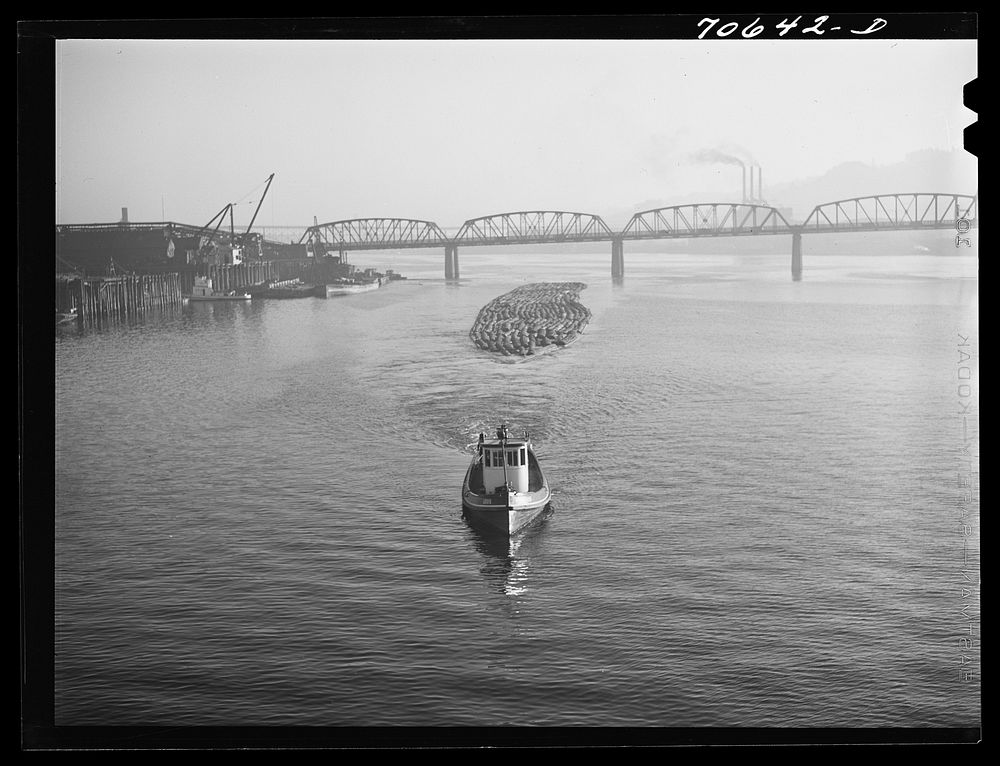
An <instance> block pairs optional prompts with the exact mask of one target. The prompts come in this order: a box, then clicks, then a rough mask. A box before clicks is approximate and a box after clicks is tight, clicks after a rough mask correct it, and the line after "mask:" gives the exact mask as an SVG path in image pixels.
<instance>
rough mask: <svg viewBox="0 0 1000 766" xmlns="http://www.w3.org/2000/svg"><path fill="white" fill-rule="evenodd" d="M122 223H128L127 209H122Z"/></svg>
mask: <svg viewBox="0 0 1000 766" xmlns="http://www.w3.org/2000/svg"><path fill="white" fill-rule="evenodd" d="M121 223H128V208H127V207H123V208H122V220H121Z"/></svg>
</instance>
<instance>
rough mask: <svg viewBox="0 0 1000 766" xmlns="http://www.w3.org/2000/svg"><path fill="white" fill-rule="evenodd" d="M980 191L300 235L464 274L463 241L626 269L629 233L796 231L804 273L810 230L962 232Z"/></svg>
mask: <svg viewBox="0 0 1000 766" xmlns="http://www.w3.org/2000/svg"><path fill="white" fill-rule="evenodd" d="M977 216H978V195H967V194H942V193H935V192H915V193H914V192H911V193H903V194H877V195H871V196H867V197H854V198H851V199H844V200H836V201H833V202H826V203H823V204H821V205H817V206H816V207H815V208H813V210H812V211H811V212H810V213H809V215H808V216H806V218H805V219H804V220H803V221H802V222H801V223H793V222H790V221H788V220H787V219H786V218H785V217H784V215H782V213H781V212H780V211H779V210H778V209H777V208H775V207H771V206H769V205H763V204H752V203H735V202H702V203H692V204H685V205H673V206H669V207H662V208H656V209H653V210H644V211H642V212H639V213H636V214H635V215H633V216H632V218H631V219H630V220H629V222H628V223H627V224H626V225H625V227H624V228H623V229H622V230H621V231H617V232H616V231H614V230H612V229H611V227H609V226H608V225H607V223H605V221H604V220H603V219H602V218H601V217H600V216H598V215H594V214H592V213H583V212H573V211H562V210H523V211H516V212H509V213H496V214H493V215H487V216H482V217H480V218H472V219H469V220H467V221H466V222H465V223H464V224H463V225H462V226H461V228H460V229H459V230H458V231H457V233H455V234H454V235H453V236H450V237H449V236H448V235H447V234H446V233H445V232H444V230H443V229H442V228H441V227H439V226H438V225H437V224H436V223H434V222H433V221H423V220H417V219H410V218H355V219H350V220H342V221H330V222H328V223H323V224H315V225H313V226H311V227H309V228H308V229H307V230H306V231H305V232H304V233H303V235H302V237H301V238H300V239H299V243H300V244H301V243H302V242H306V244H307V249H308V250H309V251H310V252H311V253H313V254H314V255H320V254H323V253H331V252H338V253H339V254H340V255H341V256H343V255H344V254H345V253H346V252H348V251H357V250H387V249H400V248H444V253H445V265H444V271H445V278H446V279H458V277H459V264H458V248H459V247H460V246H461V247H479V246H488V245H536V244H554V243H564V242H610V243H611V275H612V277H613V278H616V279H620V278H622V277H623V276H624V275H625V256H624V249H625V248H624V244H625V242H626V241H648V240H667V239H682V238H702V237H746V236H774V235H786V236H788V235H790V236H791V238H792V262H791V268H792V278H793V279H795V280H798V279H801V277H802V235H803V234H806V233H846V232H878V231H919V230H931V229H952V230H955V231H956V235H957V237H958V239H957V240H956V242H957V243H961V240H962V238H961V234H962V233H964V232H967V231H969V229H971V228H973V227H975V226H976V225H977V222H978V221H977Z"/></svg>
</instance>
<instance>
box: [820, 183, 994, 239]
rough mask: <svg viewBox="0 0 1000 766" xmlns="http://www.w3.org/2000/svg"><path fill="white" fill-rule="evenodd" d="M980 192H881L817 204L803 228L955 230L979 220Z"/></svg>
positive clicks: (835, 229)
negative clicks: (977, 216)
mask: <svg viewBox="0 0 1000 766" xmlns="http://www.w3.org/2000/svg"><path fill="white" fill-rule="evenodd" d="M977 208H978V195H975V196H970V195H967V194H934V193H930V192H928V193H913V194H881V195H875V196H871V197H855V198H853V199H844V200H837V201H836V202H827V203H824V204H822V205H817V206H816V207H815V208H813V211H812V212H811V213H810V214H809V216H808V217H807V218H806V220H805V222H804V223H803V224H802V226H801V228H802V230H803V231H806V232H809V231H815V232H823V231H831V232H844V231H892V230H906V229H910V230H912V229H954V228H956V225H957V224H958V222H959V221H961V220H964V221H966V222H967V223H968V224H969V225H970V226H974V225H975V222H976V214H977Z"/></svg>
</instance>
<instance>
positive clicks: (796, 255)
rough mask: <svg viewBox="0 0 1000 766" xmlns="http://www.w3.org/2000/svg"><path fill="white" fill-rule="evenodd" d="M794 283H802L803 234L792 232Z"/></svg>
mask: <svg viewBox="0 0 1000 766" xmlns="http://www.w3.org/2000/svg"><path fill="white" fill-rule="evenodd" d="M792 281H793V282H801V281H802V232H801V231H794V232H792Z"/></svg>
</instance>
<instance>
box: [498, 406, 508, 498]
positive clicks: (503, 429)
mask: <svg viewBox="0 0 1000 766" xmlns="http://www.w3.org/2000/svg"><path fill="white" fill-rule="evenodd" d="M497 436H499V437H500V461H501V462H502V463H503V486H504V490H505V491H506V495H504V505H505V508H504V510H507V511H509V510H510V481H509V480H508V479H507V425H506V424H505V423H501V424H500V428H499V429H498V431H497Z"/></svg>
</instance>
